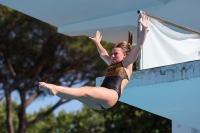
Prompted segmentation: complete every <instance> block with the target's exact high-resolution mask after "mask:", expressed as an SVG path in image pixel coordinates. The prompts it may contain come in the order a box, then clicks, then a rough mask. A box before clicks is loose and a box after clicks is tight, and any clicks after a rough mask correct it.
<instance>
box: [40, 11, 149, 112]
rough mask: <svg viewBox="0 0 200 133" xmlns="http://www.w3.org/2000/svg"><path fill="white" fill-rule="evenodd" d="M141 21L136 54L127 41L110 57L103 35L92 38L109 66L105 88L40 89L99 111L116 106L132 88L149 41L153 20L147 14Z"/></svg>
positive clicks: (41, 86) (119, 45) (98, 34)
mask: <svg viewBox="0 0 200 133" xmlns="http://www.w3.org/2000/svg"><path fill="white" fill-rule="evenodd" d="M141 18H142V19H140V20H139V23H140V24H141V25H142V31H141V34H140V36H139V38H138V44H137V45H136V46H135V47H134V49H133V50H131V44H129V43H127V42H126V41H119V42H117V43H116V44H115V46H114V48H113V49H112V54H111V56H109V54H108V52H107V51H106V50H105V49H104V48H103V46H102V45H101V43H100V42H101V38H102V36H101V33H100V32H99V31H97V32H96V36H95V37H89V38H90V39H91V40H92V41H93V42H94V43H95V44H96V46H97V49H98V52H99V54H100V57H101V58H102V59H103V60H104V61H105V62H106V63H107V64H108V65H109V66H108V68H107V69H106V73H105V79H104V81H103V83H102V84H101V86H99V87H98V86H95V87H90V86H83V87H80V88H67V87H62V86H57V85H54V84H48V83H45V82H39V88H40V89H41V90H43V91H45V92H47V93H48V92H51V93H49V94H50V95H57V96H58V97H60V98H64V99H68V100H69V99H76V100H78V101H80V102H82V103H84V104H86V105H88V106H89V107H91V108H93V109H96V110H104V109H108V108H111V107H112V106H114V105H115V104H116V102H117V101H118V99H119V98H120V96H121V94H122V92H123V90H124V88H125V87H126V85H127V84H128V81H129V79H130V77H131V74H132V67H133V63H134V62H135V61H136V58H137V56H138V54H139V53H140V51H141V49H142V46H143V44H144V41H145V38H146V34H147V29H148V26H149V24H148V22H149V20H148V17H147V16H146V14H143V13H142V14H141Z"/></svg>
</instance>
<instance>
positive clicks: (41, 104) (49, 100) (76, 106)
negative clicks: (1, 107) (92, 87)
mask: <svg viewBox="0 0 200 133" xmlns="http://www.w3.org/2000/svg"><path fill="white" fill-rule="evenodd" d="M11 97H12V100H14V101H16V102H17V103H20V98H19V94H18V93H17V92H16V91H15V92H13V93H12V94H11ZM59 99H60V98H59V97H57V96H49V95H47V96H45V97H44V98H39V99H36V100H35V101H34V102H33V103H31V104H30V105H29V106H28V107H27V109H26V112H27V113H31V114H32V113H34V112H38V111H39V110H40V108H46V107H47V106H48V105H54V104H55V103H56V102H57V101H58V100H59ZM82 107H83V104H82V103H81V102H79V101H77V100H72V101H70V102H68V103H65V104H63V105H61V106H59V107H58V108H57V109H55V111H54V113H55V114H56V115H57V114H58V113H59V112H60V111H61V110H62V109H64V110H65V111H66V113H69V112H72V111H77V110H81V109H82Z"/></svg>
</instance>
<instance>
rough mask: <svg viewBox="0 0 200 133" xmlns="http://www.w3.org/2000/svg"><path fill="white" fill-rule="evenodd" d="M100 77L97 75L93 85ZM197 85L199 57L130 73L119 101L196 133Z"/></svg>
mask: <svg viewBox="0 0 200 133" xmlns="http://www.w3.org/2000/svg"><path fill="white" fill-rule="evenodd" d="M103 79H104V77H99V78H97V79H96V85H97V86H99V85H100V84H101V82H102V81H103ZM199 84H200V60H196V61H191V62H185V63H180V64H174V65H169V66H163V67H156V68H150V69H145V70H138V71H134V72H133V74H132V76H131V78H130V81H129V84H128V85H127V87H126V88H125V90H124V91H123V94H122V96H121V98H120V99H119V101H121V102H123V103H127V104H129V105H131V106H135V107H137V108H140V109H143V110H145V111H148V112H151V113H153V114H156V115H159V116H162V117H165V118H168V119H170V120H172V122H173V123H174V124H175V125H176V124H178V123H181V124H183V125H187V126H188V128H189V129H191V132H187V133H199V131H198V130H200V85H199ZM174 124H173V125H174ZM178 127H179V128H180V126H178V125H177V128H178ZM173 128H176V127H173ZM185 128H186V127H185V126H184V130H185ZM188 128H187V129H188ZM189 129H188V130H189ZM174 131H175V130H174ZM193 131H196V132H193ZM185 132H186V130H185ZM174 133H175V132H174ZM176 133H177V132H176Z"/></svg>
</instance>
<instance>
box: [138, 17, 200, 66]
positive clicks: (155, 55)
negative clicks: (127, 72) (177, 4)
mask: <svg viewBox="0 0 200 133" xmlns="http://www.w3.org/2000/svg"><path fill="white" fill-rule="evenodd" d="M149 24H150V25H149V32H148V34H147V38H146V41H145V44H144V46H143V50H142V52H141V55H142V57H141V58H142V69H147V68H153V67H159V66H165V65H170V64H177V63H182V62H188V61H192V60H199V59H200V36H199V35H197V34H191V33H184V31H181V30H180V29H175V28H174V29H173V27H171V26H169V25H163V24H162V23H160V22H158V21H157V20H155V19H152V18H150V23H149ZM169 27H170V28H169ZM172 29H173V30H172ZM179 30H180V31H179Z"/></svg>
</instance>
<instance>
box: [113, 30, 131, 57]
mask: <svg viewBox="0 0 200 133" xmlns="http://www.w3.org/2000/svg"><path fill="white" fill-rule="evenodd" d="M132 43H133V34H132V33H131V32H130V31H128V42H126V41H124V40H121V41H118V42H117V43H116V44H115V46H114V47H115V48H121V49H122V52H123V53H126V54H127V55H128V54H129V53H130V52H131V50H132Z"/></svg>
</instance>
